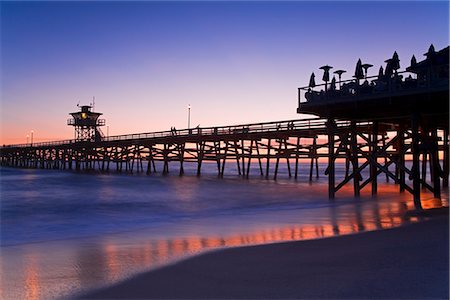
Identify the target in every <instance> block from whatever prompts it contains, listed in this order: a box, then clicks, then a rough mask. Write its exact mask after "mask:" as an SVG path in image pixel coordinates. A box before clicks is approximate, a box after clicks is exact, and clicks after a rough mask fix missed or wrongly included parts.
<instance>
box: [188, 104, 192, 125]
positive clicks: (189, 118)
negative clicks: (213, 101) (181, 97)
mask: <svg viewBox="0 0 450 300" xmlns="http://www.w3.org/2000/svg"><path fill="white" fill-rule="evenodd" d="M188 129H191V105H190V104H188Z"/></svg>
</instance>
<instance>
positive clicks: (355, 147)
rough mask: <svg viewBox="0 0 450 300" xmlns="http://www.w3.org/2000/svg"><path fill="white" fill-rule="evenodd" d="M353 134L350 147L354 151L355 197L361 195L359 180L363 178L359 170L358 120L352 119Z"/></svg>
mask: <svg viewBox="0 0 450 300" xmlns="http://www.w3.org/2000/svg"><path fill="white" fill-rule="evenodd" d="M350 130H351V135H350V140H351V142H350V148H351V151H352V167H353V173H354V174H355V176H353V193H354V195H355V197H359V195H360V188H359V181H360V178H361V175H360V173H359V171H358V156H359V155H358V144H357V138H356V137H357V133H356V122H355V121H352V122H351V125H350Z"/></svg>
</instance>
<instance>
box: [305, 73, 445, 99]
mask: <svg viewBox="0 0 450 300" xmlns="http://www.w3.org/2000/svg"><path fill="white" fill-rule="evenodd" d="M406 75H408V76H406ZM361 82H362V83H361ZM448 84H449V82H448V78H433V77H432V76H430V75H429V76H426V77H424V78H420V79H418V78H417V75H416V74H415V73H412V72H409V71H402V72H398V73H396V74H394V75H392V76H391V77H388V78H386V77H385V78H379V76H377V75H376V76H367V77H366V78H364V79H360V80H357V79H347V80H342V81H340V82H339V81H337V82H336V89H331V88H330V87H331V84H330V82H328V83H327V84H325V83H323V84H317V85H315V87H314V88H311V87H309V86H306V87H300V88H298V104H299V107H300V105H301V103H306V102H310V101H337V100H343V99H355V98H356V97H380V96H385V97H389V96H395V95H397V94H402V93H405V92H411V93H415V92H420V91H427V90H429V89H432V88H440V87H447V88H448ZM326 86H327V87H328V88H327V90H326V91H325V87H326ZM318 89H319V91H317V90H318Z"/></svg>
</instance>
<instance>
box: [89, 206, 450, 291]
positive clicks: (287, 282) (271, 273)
mask: <svg viewBox="0 0 450 300" xmlns="http://www.w3.org/2000/svg"><path fill="white" fill-rule="evenodd" d="M428 217H430V219H429V220H426V221H423V222H420V223H414V224H409V225H405V226H402V227H398V228H393V229H387V230H381V231H373V232H365V233H361V234H355V235H347V236H341V237H336V238H326V239H320V240H311V241H300V242H288V243H279V244H269V245H262V246H250V247H241V248H231V249H223V250H219V251H214V252H210V253H206V254H203V255H200V256H197V257H193V258H190V259H188V260H185V261H182V262H179V263H177V264H174V265H171V266H167V267H164V268H161V269H158V270H155V271H151V272H148V273H145V274H141V275H139V276H136V277H134V278H132V279H130V280H127V281H125V282H122V283H119V284H117V285H115V286H113V287H109V288H106V289H102V290H98V291H95V292H92V293H90V294H87V295H84V296H83V297H82V298H86V299H115V298H122V299H123V298H126V299H151V298H153V299H154V298H158V299H167V298H172V299H187V298H206V299H212V298H245V299H249V298H270V299H274V298H284V299H286V298H291V299H292V298H297V299H298V298H303V299H305V298H307V299H311V298H327V299H333V298H335V299H336V298H341V299H343V298H344V299H356V298H357V299H361V298H378V299H380V298H383V299H426V298H435V299H436V298H437V299H448V297H449V223H448V208H447V209H445V210H437V211H434V212H433V213H431V214H430V213H429V214H428Z"/></svg>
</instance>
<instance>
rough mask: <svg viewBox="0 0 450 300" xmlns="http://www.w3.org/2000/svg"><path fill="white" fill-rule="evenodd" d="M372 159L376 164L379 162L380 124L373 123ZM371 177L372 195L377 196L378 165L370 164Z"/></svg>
mask: <svg viewBox="0 0 450 300" xmlns="http://www.w3.org/2000/svg"><path fill="white" fill-rule="evenodd" d="M371 150H372V159H373V160H374V161H375V162H376V161H377V160H378V122H377V121H374V122H373V123H372V145H371ZM370 177H371V178H372V195H376V194H377V192H378V182H377V178H378V171H377V165H376V163H374V162H372V163H371V164H370Z"/></svg>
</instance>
